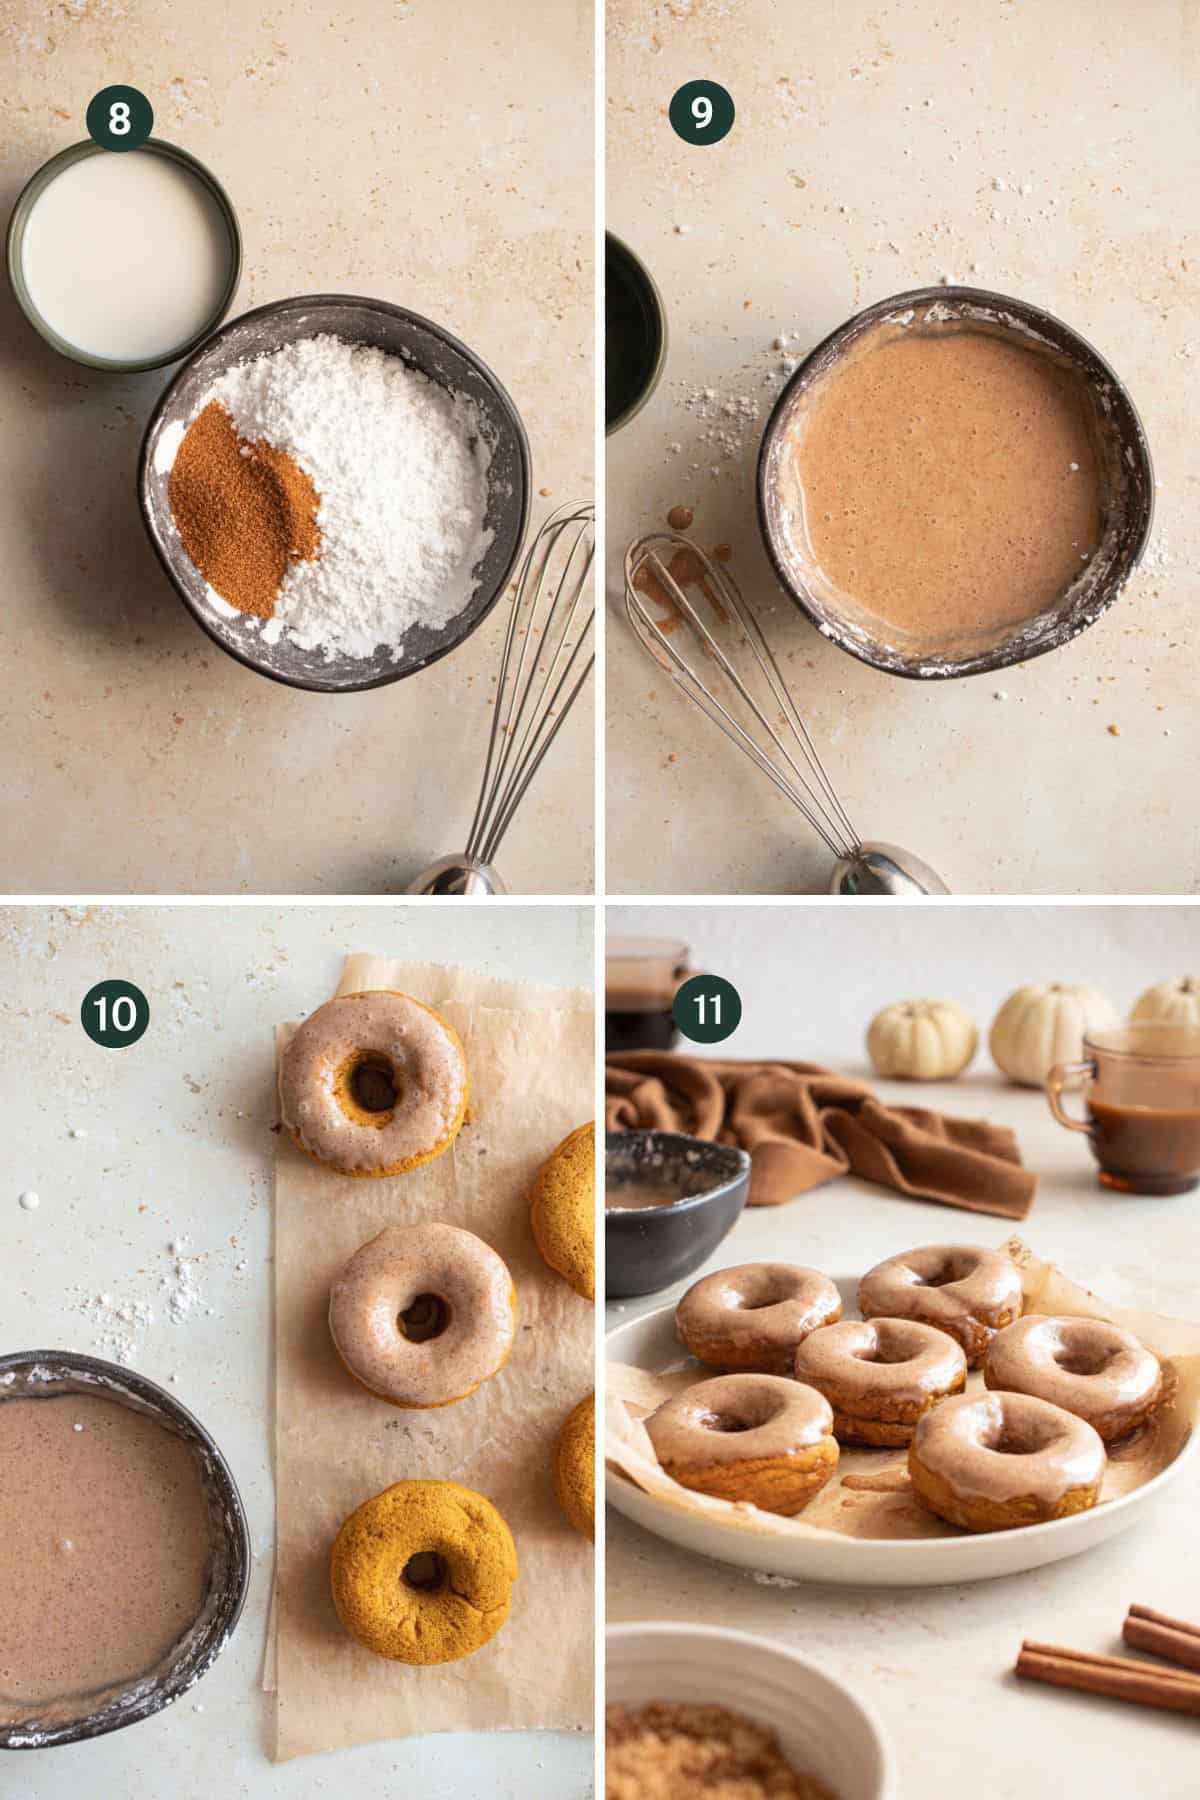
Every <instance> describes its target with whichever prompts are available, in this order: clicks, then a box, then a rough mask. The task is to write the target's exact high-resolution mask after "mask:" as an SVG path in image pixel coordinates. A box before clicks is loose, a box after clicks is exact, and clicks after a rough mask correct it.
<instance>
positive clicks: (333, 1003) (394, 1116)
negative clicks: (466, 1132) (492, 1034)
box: [279, 989, 470, 1175]
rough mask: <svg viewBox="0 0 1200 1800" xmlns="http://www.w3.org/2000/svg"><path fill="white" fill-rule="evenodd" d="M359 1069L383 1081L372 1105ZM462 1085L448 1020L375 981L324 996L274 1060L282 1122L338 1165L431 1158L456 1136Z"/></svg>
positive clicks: (395, 1165)
mask: <svg viewBox="0 0 1200 1800" xmlns="http://www.w3.org/2000/svg"><path fill="white" fill-rule="evenodd" d="M364 1074H366V1075H367V1077H368V1079H373V1080H374V1082H375V1084H377V1085H380V1086H381V1092H380V1093H379V1095H378V1096H376V1097H377V1098H379V1099H380V1100H381V1102H382V1103H381V1105H380V1106H379V1108H378V1109H377V1110H376V1109H374V1108H373V1107H371V1106H367V1105H364V1104H363V1101H362V1099H361V1098H360V1090H359V1088H358V1083H359V1082H360V1081H361V1080H362V1078H363V1076H364ZM389 1092H390V1093H392V1094H393V1095H394V1098H392V1100H391V1101H390V1103H388V1094H389ZM469 1093H470V1090H469V1086H468V1082H467V1064H466V1059H465V1057H464V1055H463V1047H462V1045H461V1043H460V1042H459V1039H458V1033H457V1032H456V1031H455V1030H454V1027H453V1026H452V1025H450V1024H448V1023H447V1021H446V1020H445V1019H443V1018H442V1016H441V1014H440V1013H436V1012H434V1010H433V1008H432V1007H431V1006H424V1005H422V1003H421V1001H420V1000H414V999H412V997H411V996H410V995H408V994H395V993H391V992H388V991H384V990H382V989H380V990H376V991H374V992H371V993H365V994H343V995H342V996H341V997H340V998H339V999H337V1000H328V1001H326V1003H325V1005H324V1006H319V1007H318V1008H317V1010H316V1012H315V1013H313V1014H312V1015H311V1016H310V1017H309V1018H307V1019H306V1020H305V1021H304V1023H303V1025H301V1026H299V1027H298V1028H297V1030H296V1031H295V1033H294V1034H293V1036H292V1038H291V1041H290V1042H289V1044H288V1045H287V1048H286V1049H285V1050H284V1052H283V1055H282V1056H281V1058H280V1060H279V1108H280V1117H281V1118H282V1120H283V1123H284V1125H285V1126H286V1127H287V1129H288V1130H289V1131H290V1132H291V1134H292V1136H293V1138H295V1140H296V1142H297V1144H299V1146H300V1148H301V1150H303V1151H305V1152H306V1153H307V1154H308V1155H309V1156H311V1157H313V1158H315V1160H316V1161H317V1162H319V1163H324V1164H325V1165H326V1166H327V1167H328V1168H331V1169H336V1170H337V1171H338V1173H339V1174H342V1175H403V1174H405V1173H406V1172H407V1171H408V1170H409V1169H416V1168H419V1167H420V1165H421V1164H422V1163H427V1162H432V1160H433V1158H434V1157H435V1156H440V1155H441V1154H442V1152H443V1150H448V1149H449V1148H450V1146H451V1144H452V1143H453V1142H454V1140H455V1138H456V1137H457V1136H458V1131H459V1127H460V1126H461V1125H462V1122H463V1119H464V1117H465V1116H466V1111H467V1101H468V1098H469Z"/></svg>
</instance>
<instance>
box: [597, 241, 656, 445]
mask: <svg viewBox="0 0 1200 1800" xmlns="http://www.w3.org/2000/svg"><path fill="white" fill-rule="evenodd" d="M609 244H612V245H613V246H614V247H615V248H616V250H617V251H618V252H619V253H620V255H621V256H622V257H624V259H625V261H626V262H628V263H629V264H630V266H631V267H632V268H633V270H634V272H635V273H636V274H637V275H639V276H640V277H641V279H642V280H643V281H644V282H645V284H646V291H647V293H648V294H649V296H650V299H651V302H652V303H653V306H654V311H655V313H656V314H657V316H658V323H659V345H658V355H657V356H656V357H655V359H654V367H653V368H652V369H651V371H650V373H649V375H648V376H647V378H646V382H645V385H644V386H643V388H642V391H641V393H640V394H638V395H637V396H636V398H634V399H633V400H631V401H630V402H629V405H628V406H627V407H626V408H625V410H624V412H620V413H618V414H617V416H616V418H615V419H613V420H612V422H611V424H610V423H607V422H606V424H605V427H604V435H605V437H606V438H607V437H612V435H613V433H614V432H617V431H620V430H622V429H623V427H624V426H626V425H628V424H629V422H630V420H631V419H635V418H636V417H637V415H638V413H640V412H641V410H642V408H643V406H645V405H646V402H647V401H648V400H649V399H650V397H651V395H652V394H653V393H654V390H655V389H656V388H657V386H658V384H659V382H660V381H661V379H662V372H663V369H664V368H665V367H666V362H667V308H666V304H665V302H664V300H663V297H662V291H661V289H660V288H659V285H658V283H657V281H655V279H654V277H653V275H652V274H651V273H650V271H649V269H648V268H647V267H646V265H645V263H644V262H643V261H642V259H641V257H640V256H639V255H638V253H637V251H636V250H631V249H630V247H629V245H628V244H627V243H626V242H625V239H624V238H621V237H618V236H617V234H616V232H615V231H609V230H608V229H607V228H606V229H605V233H604V245H605V250H606V252H607V249H608V246H609Z"/></svg>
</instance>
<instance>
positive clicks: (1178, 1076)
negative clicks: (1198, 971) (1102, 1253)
mask: <svg viewBox="0 0 1200 1800" xmlns="http://www.w3.org/2000/svg"><path fill="white" fill-rule="evenodd" d="M1083 1050H1084V1057H1083V1061H1082V1062H1076V1063H1058V1064H1056V1065H1055V1067H1054V1068H1053V1069H1051V1071H1050V1073H1049V1074H1048V1075H1047V1077H1046V1097H1047V1099H1048V1100H1049V1102H1050V1110H1051V1112H1052V1113H1053V1114H1054V1117H1055V1118H1056V1119H1057V1120H1058V1122H1059V1124H1060V1125H1065V1126H1067V1128H1068V1129H1069V1130H1071V1131H1086V1132H1087V1134H1088V1137H1089V1139H1090V1141H1091V1146H1092V1154H1093V1156H1094V1157H1095V1158H1096V1161H1097V1162H1098V1163H1099V1165H1100V1181H1101V1183H1102V1185H1103V1186H1104V1187H1110V1188H1116V1189H1118V1190H1119V1191H1120V1192H1121V1193H1123V1194H1186V1193H1187V1192H1188V1190H1189V1188H1194V1187H1196V1186H1197V1185H1198V1184H1200V1025H1172V1024H1167V1023H1165V1022H1162V1021H1154V1020H1144V1021H1140V1022H1139V1023H1137V1024H1135V1025H1110V1026H1106V1027H1105V1028H1104V1029H1103V1030H1097V1031H1089V1032H1088V1033H1087V1034H1086V1035H1085V1037H1084V1040H1083ZM1068 1087H1070V1088H1082V1090H1083V1095H1084V1105H1085V1106H1086V1108H1087V1113H1088V1116H1087V1118H1086V1119H1076V1118H1073V1117H1072V1116H1071V1114H1070V1113H1068V1112H1067V1111H1066V1109H1065V1108H1064V1106H1063V1103H1062V1096H1063V1091H1064V1089H1066V1088H1068Z"/></svg>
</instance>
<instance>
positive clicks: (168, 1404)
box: [0, 1350, 250, 1750]
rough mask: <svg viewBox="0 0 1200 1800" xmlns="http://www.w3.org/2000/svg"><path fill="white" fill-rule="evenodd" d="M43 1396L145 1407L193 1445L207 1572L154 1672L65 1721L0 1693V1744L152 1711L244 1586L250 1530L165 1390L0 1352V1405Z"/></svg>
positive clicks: (22, 1746) (77, 1735)
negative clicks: (33, 1712) (181, 1630)
mask: <svg viewBox="0 0 1200 1800" xmlns="http://www.w3.org/2000/svg"><path fill="white" fill-rule="evenodd" d="M48 1394H94V1395H98V1396H100V1397H102V1398H108V1399H112V1400H117V1401H120V1402H121V1403H122V1404H124V1405H126V1406H131V1407H133V1408H134V1409H135V1410H136V1411H138V1412H143V1413H149V1414H150V1415H151V1417H152V1418H155V1419H157V1420H158V1421H159V1423H160V1424H162V1425H163V1426H165V1427H166V1429H167V1430H169V1431H174V1432H176V1433H178V1435H179V1436H180V1437H182V1438H183V1439H184V1440H185V1442H187V1443H188V1444H190V1445H191V1446H192V1448H193V1450H194V1451H195V1453H196V1456H197V1458H198V1460H199V1462H200V1466H201V1469H202V1471H203V1475H204V1479H205V1482H206V1484H207V1487H208V1494H209V1518H210V1522H211V1530H212V1572H211V1576H210V1579H209V1589H208V1594H207V1595H206V1597H205V1601H204V1605H203V1607H202V1608H201V1611H200V1615H199V1617H198V1618H197V1620H196V1621H195V1623H194V1624H193V1625H192V1626H191V1627H190V1628H189V1629H188V1631H187V1632H186V1633H185V1635H184V1636H183V1637H182V1638H181V1639H180V1641H179V1643H178V1644H177V1645H176V1646H175V1649H174V1651H173V1652H172V1654H171V1656H170V1658H169V1660H168V1662H167V1664H166V1666H165V1667H164V1669H163V1670H162V1671H161V1672H160V1673H156V1674H155V1675H153V1676H149V1677H144V1678H142V1679H140V1680H138V1681H134V1682H131V1683H130V1684H129V1685H128V1686H127V1687H124V1688H121V1689H119V1690H116V1691H111V1690H110V1691H108V1692H106V1693H104V1694H100V1695H92V1696H89V1697H88V1701H89V1702H90V1707H89V1710H85V1711H81V1712H80V1713H79V1714H78V1716H76V1717H71V1718H63V1717H60V1716H58V1709H56V1712H55V1716H54V1717H53V1718H49V1717H46V1718H41V1719H39V1718H37V1717H27V1718H18V1717H16V1716H15V1711H16V1709H15V1707H14V1705H13V1704H12V1703H11V1702H5V1701H4V1700H3V1699H2V1698H0V1750H41V1749H45V1748H46V1747H47V1746H50V1745H54V1744H74V1743H78V1742H79V1741H80V1740H81V1739H83V1738H94V1737H103V1736H104V1734H105V1733H106V1732H109V1731H119V1730H120V1729H121V1727H122V1726H123V1725H134V1724H136V1723H137V1721H138V1720H139V1719H147V1718H149V1717H150V1715H151V1714H152V1713H156V1712H161V1711H162V1710H163V1708H164V1707H165V1706H169V1705H170V1704H171V1702H172V1701H173V1700H178V1699H179V1697H180V1695H181V1694H186V1693H187V1692H188V1690H189V1688H192V1687H194V1686H195V1685H196V1683H197V1682H198V1681H199V1680H200V1679H201V1677H202V1676H204V1675H207V1673H208V1671H209V1670H210V1669H211V1668H212V1666H213V1664H214V1663H215V1662H216V1660H217V1658H218V1656H219V1655H220V1654H221V1652H222V1650H223V1649H224V1648H225V1646H226V1644H227V1643H228V1642H229V1640H230V1638H231V1637H232V1636H233V1632H234V1629H235V1627H236V1625H237V1622H238V1619H239V1617H240V1616H241V1611H242V1606H243V1603H244V1602H245V1598H246V1589H247V1587H248V1586H249V1583H250V1528H249V1526H248V1525H247V1523H246V1513H245V1509H244V1507H243V1506H242V1499H241V1495H240V1494H239V1493H238V1490H237V1484H236V1483H235V1481H234V1479H233V1476H232V1474H231V1473H230V1469H229V1464H228V1463H227V1462H226V1461H225V1458H224V1457H223V1456H222V1455H221V1452H220V1450H218V1448H217V1446H216V1444H215V1442H214V1441H213V1439H212V1438H211V1437H210V1436H209V1434H208V1432H207V1431H206V1430H205V1429H204V1427H203V1425H201V1423H200V1421H199V1419H196V1418H194V1417H193V1416H192V1414H191V1413H190V1412H189V1411H188V1410H187V1408H186V1407H185V1406H181V1405H180V1403H179V1401H178V1400H176V1399H175V1397H174V1395H173V1394H168V1393H167V1391H166V1390H165V1388H160V1387H159V1386H158V1384H157V1383H156V1382H153V1381H150V1380H149V1379H148V1378H147V1377H146V1376H145V1375H138V1374H136V1373H135V1372H134V1371H133V1370H132V1369H123V1368H121V1367H120V1365H119V1364H117V1363H110V1362H102V1361H100V1359H99V1358H98V1357H95V1356H83V1355H79V1354H77V1353H76V1352H75V1351H73V1350H19V1351H16V1352H14V1353H13V1354H12V1355H9V1356H0V1406H3V1405H4V1403H5V1401H6V1400H16V1399H21V1398H28V1397H35V1396H36V1397H42V1396H46V1395H48Z"/></svg>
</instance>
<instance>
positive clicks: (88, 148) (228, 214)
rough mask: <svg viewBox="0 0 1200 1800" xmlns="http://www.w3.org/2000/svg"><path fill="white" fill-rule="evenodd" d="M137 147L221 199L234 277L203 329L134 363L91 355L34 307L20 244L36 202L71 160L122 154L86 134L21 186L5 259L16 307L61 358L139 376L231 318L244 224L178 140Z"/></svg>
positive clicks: (178, 356)
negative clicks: (180, 166)
mask: <svg viewBox="0 0 1200 1800" xmlns="http://www.w3.org/2000/svg"><path fill="white" fill-rule="evenodd" d="M138 148H139V149H141V150H151V151H153V152H154V153H155V154H156V155H158V156H165V157H168V158H170V159H171V160H172V161H174V162H178V163H182V164H183V166H184V168H186V169H190V170H191V172H192V173H193V174H194V175H195V176H196V177H197V178H198V179H199V180H200V181H201V182H202V183H203V184H204V186H205V187H206V188H207V189H208V191H209V193H210V194H211V195H212V196H213V198H214V200H215V201H216V202H217V205H218V207H219V209H220V211H221V214H222V216H223V218H224V220H225V223H226V226H227V228H228V231H229V240H230V248H231V250H232V256H231V258H230V265H229V278H228V280H227V281H226V283H225V288H224V291H223V293H222V295H221V299H220V302H219V304H218V306H217V307H216V308H215V309H214V311H213V312H212V314H211V315H210V316H209V318H208V319H207V320H206V322H205V324H204V325H203V326H202V327H201V329H200V330H199V331H197V332H194V333H193V335H192V336H191V337H190V338H188V339H187V341H186V342H185V343H182V344H179V345H177V346H176V347H175V348H174V349H173V350H171V351H169V352H168V353H167V355H165V356H155V357H150V358H138V359H135V360H132V361H125V360H122V359H121V358H118V357H111V356H92V355H89V354H88V352H87V351H85V350H81V349H79V348H78V346H77V345H75V344H71V343H69V342H68V341H67V340H66V338H62V337H60V336H59V335H58V333H57V332H56V331H55V330H54V328H53V327H52V326H51V325H49V324H48V323H47V322H46V320H45V319H43V317H42V315H41V314H40V313H39V312H38V310H37V308H36V307H35V306H34V304H33V301H32V300H31V299H30V296H29V289H28V287H27V286H26V284H25V276H24V271H23V269H22V267H21V243H22V239H23V237H24V232H25V225H26V222H27V220H28V218H29V214H30V212H31V211H32V210H33V204H34V202H35V200H37V198H38V196H39V195H40V194H41V193H42V192H43V190H44V189H45V188H47V187H49V185H50V183H51V182H52V181H53V180H54V179H55V178H56V177H57V176H58V175H60V174H61V173H62V171H63V170H64V169H66V168H69V167H70V166H71V164H72V163H76V162H80V161H81V160H82V159H83V158H84V157H85V156H110V155H115V154H117V152H114V151H108V150H104V149H103V148H102V147H101V146H100V145H99V144H97V143H94V142H93V141H92V139H91V138H84V139H83V141H82V142H81V143H78V144H69V145H68V146H67V148H66V149H65V150H59V151H57V152H56V154H55V155H54V156H52V157H50V159H49V161H47V162H44V163H43V164H42V165H41V167H40V168H38V169H35V170H34V172H33V174H32V175H31V176H30V177H29V180H28V181H27V182H26V183H25V186H24V187H23V188H22V189H21V192H20V193H19V194H18V195H17V199H16V204H15V205H14V206H13V209H12V212H11V214H10V215H9V220H8V230H7V232H6V234H5V261H6V263H7V267H8V280H9V286H10V287H11V288H12V291H13V296H14V298H15V299H16V302H17V305H18V306H19V307H20V309H21V311H22V313H23V314H24V315H25V318H26V319H27V320H28V322H29V324H30V325H32V327H33V329H34V330H35V331H36V332H37V334H38V336H39V337H40V338H41V339H42V341H43V343H46V344H48V345H49V346H50V348H51V349H52V350H56V351H57V352H58V354H59V355H60V356H65V357H66V358H67V359H68V360H69V361H70V362H74V363H81V364H82V365H83V366H84V367H85V368H89V369H103V370H106V371H107V372H109V373H110V374H114V375H136V374H139V373H142V372H144V371H145V370H148V369H165V368H166V367H167V366H168V364H170V363H174V362H179V361H180V360H181V358H183V357H185V356H188V355H190V354H191V352H192V351H193V350H195V349H196V348H197V347H198V346H199V345H200V344H202V343H203V342H204V340H205V338H207V337H209V336H210V335H211V334H212V332H214V331H215V330H216V328H217V326H218V325H220V324H221V322H222V320H223V319H224V318H225V317H226V315H227V313H228V312H229V309H230V307H231V306H232V305H233V301H234V296H235V295H236V293H237V290H238V284H239V283H240V281H241V278H242V231H241V226H240V225H239V224H238V216H237V213H236V211H235V210H234V205H233V202H232V200H231V199H230V198H229V195H228V194H227V193H226V191H225V189H224V188H223V187H222V185H221V183H220V182H219V181H218V180H217V178H216V176H215V175H214V174H213V172H212V170H211V169H209V168H206V167H205V165H204V164H203V163H202V162H200V161H199V159H198V158H197V157H195V156H192V155H191V153H190V152H189V151H187V150H181V149H180V148H179V146H178V145H177V144H168V143H167V142H166V140H165V139H163V138H154V137H151V138H147V139H146V141H145V143H144V144H140V145H139V146H138ZM121 154H125V155H127V154H129V152H122V153H121Z"/></svg>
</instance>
